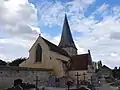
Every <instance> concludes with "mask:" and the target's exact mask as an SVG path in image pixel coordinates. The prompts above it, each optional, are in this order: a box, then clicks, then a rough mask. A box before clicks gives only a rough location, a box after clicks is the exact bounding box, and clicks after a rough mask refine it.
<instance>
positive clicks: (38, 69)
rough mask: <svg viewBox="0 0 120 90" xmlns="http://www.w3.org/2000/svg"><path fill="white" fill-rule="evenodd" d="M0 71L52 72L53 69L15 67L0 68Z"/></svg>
mask: <svg viewBox="0 0 120 90" xmlns="http://www.w3.org/2000/svg"><path fill="white" fill-rule="evenodd" d="M0 70H1V71H3V70H20V71H26V70H27V71H52V70H53V69H45V68H29V67H17V66H0Z"/></svg>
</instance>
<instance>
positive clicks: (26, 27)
mask: <svg viewBox="0 0 120 90" xmlns="http://www.w3.org/2000/svg"><path fill="white" fill-rule="evenodd" d="M36 22H37V14H36V9H35V8H34V7H33V5H31V4H30V3H28V1H27V0H6V1H4V0H0V45H1V50H0V58H1V59H4V60H13V59H15V58H17V57H24V56H28V49H29V47H30V46H31V44H32V43H33V41H34V40H35V39H36V37H37V36H38V33H39V32H38V31H39V30H38V28H37V27H36V26H37V23H36Z"/></svg>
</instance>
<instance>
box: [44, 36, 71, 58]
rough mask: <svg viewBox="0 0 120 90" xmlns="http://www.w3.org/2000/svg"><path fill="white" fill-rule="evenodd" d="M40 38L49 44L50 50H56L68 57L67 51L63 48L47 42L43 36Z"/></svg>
mask: <svg viewBox="0 0 120 90" xmlns="http://www.w3.org/2000/svg"><path fill="white" fill-rule="evenodd" d="M42 39H43V40H44V41H45V42H46V43H47V45H48V46H49V48H50V50H52V51H54V52H57V53H59V54H62V55H64V56H67V57H70V56H69V55H68V53H67V52H66V51H65V50H63V49H62V48H60V47H58V46H56V45H55V44H53V43H51V42H49V41H48V40H46V39H45V38H43V37H42Z"/></svg>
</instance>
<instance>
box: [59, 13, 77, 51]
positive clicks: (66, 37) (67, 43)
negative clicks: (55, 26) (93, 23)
mask: <svg viewBox="0 0 120 90" xmlns="http://www.w3.org/2000/svg"><path fill="white" fill-rule="evenodd" d="M58 46H59V47H61V48H65V47H73V48H75V49H77V48H76V46H75V44H74V41H73V38H72V34H71V31H70V27H69V24H68V20H67V16H66V15H65V19H64V24H63V30H62V35H61V40H60V43H59V45H58Z"/></svg>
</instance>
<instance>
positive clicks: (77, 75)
mask: <svg viewBox="0 0 120 90" xmlns="http://www.w3.org/2000/svg"><path fill="white" fill-rule="evenodd" d="M75 76H76V77H77V88H79V76H81V75H80V74H78V72H77V74H76V75H75Z"/></svg>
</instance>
